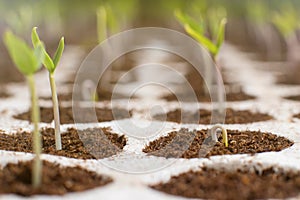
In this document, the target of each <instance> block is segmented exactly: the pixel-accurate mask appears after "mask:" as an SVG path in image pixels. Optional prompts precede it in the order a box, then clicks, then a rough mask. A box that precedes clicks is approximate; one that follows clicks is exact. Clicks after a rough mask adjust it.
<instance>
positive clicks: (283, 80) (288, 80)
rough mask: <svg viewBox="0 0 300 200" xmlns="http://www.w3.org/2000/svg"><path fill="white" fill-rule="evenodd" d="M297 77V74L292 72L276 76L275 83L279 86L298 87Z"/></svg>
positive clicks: (299, 81) (299, 82)
mask: <svg viewBox="0 0 300 200" xmlns="http://www.w3.org/2000/svg"><path fill="white" fill-rule="evenodd" d="M295 73H296V74H295ZM299 75H300V74H299V72H294V73H293V74H289V75H288V74H284V75H281V76H278V78H277V81H276V83H277V84H280V85H300V80H299Z"/></svg>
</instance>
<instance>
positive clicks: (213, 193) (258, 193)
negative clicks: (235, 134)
mask: <svg viewBox="0 0 300 200" xmlns="http://www.w3.org/2000/svg"><path fill="white" fill-rule="evenodd" d="M151 187H152V188H153V189H156V190H159V191H162V192H165V193H168V194H171V195H177V196H184V197H188V198H201V199H220V200H221V199H222V200H241V199H249V200H250V199H286V198H288V197H295V196H297V195H298V194H299V192H300V173H299V172H283V170H281V172H278V173H276V172H275V170H274V169H273V168H269V169H266V170H263V171H262V172H261V173H260V172H259V171H257V170H255V172H249V171H241V170H238V171H233V172H229V171H224V170H215V169H207V168H203V169H202V170H201V171H197V172H193V171H189V172H186V173H183V174H180V175H178V176H173V177H172V178H171V179H170V180H169V181H168V182H167V183H160V184H157V185H154V186H151Z"/></svg>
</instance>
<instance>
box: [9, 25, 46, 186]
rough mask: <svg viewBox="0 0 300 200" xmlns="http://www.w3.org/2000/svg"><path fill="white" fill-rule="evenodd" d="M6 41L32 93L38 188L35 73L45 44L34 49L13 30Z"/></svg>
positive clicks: (38, 166)
mask: <svg viewBox="0 0 300 200" xmlns="http://www.w3.org/2000/svg"><path fill="white" fill-rule="evenodd" d="M4 43H5V45H6V47H7V49H8V52H9V54H10V56H11V59H12V60H13V62H14V64H15V65H16V67H17V68H18V69H19V71H20V72H21V73H22V74H24V76H26V78H27V81H28V85H29V90H30V94H31V109H32V110H31V118H32V119H31V120H32V122H33V124H34V131H33V152H34V153H35V158H34V164H33V167H32V184H33V187H35V188H37V187H39V186H40V185H41V179H42V162H41V159H40V154H41V150H42V147H41V136H40V133H39V127H38V124H39V121H40V109H39V106H38V98H37V94H36V89H35V81H34V73H36V72H37V71H38V70H39V69H40V67H41V65H42V62H43V60H44V53H43V45H42V44H41V43H37V45H36V47H35V48H34V49H31V48H30V47H29V46H28V45H27V44H26V43H25V42H24V41H23V40H22V39H20V38H19V37H17V36H15V35H14V34H13V33H12V32H11V31H7V32H5V34H4Z"/></svg>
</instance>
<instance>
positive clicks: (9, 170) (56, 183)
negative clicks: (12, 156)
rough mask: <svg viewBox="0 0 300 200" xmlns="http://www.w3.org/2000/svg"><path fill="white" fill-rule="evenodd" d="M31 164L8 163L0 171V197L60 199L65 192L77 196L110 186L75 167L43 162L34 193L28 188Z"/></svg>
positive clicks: (89, 172)
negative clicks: (78, 193)
mask: <svg viewBox="0 0 300 200" xmlns="http://www.w3.org/2000/svg"><path fill="white" fill-rule="evenodd" d="M32 164H33V163H32V161H28V162H19V163H17V164H11V163H10V164H8V165H7V166H5V167H4V168H3V169H1V171H0V194H10V193H13V194H17V195H21V196H31V195H36V194H46V195H64V194H66V193H68V192H80V191H84V190H88V189H92V188H95V187H100V186H104V185H106V184H108V183H111V182H112V179H111V178H110V177H108V176H103V175H99V174H97V173H95V172H91V171H87V170H86V169H83V168H81V167H79V166H76V167H60V166H59V165H58V164H56V163H51V162H48V161H43V172H42V173H43V175H42V185H41V187H40V188H38V189H34V188H33V187H32V185H31V169H32Z"/></svg>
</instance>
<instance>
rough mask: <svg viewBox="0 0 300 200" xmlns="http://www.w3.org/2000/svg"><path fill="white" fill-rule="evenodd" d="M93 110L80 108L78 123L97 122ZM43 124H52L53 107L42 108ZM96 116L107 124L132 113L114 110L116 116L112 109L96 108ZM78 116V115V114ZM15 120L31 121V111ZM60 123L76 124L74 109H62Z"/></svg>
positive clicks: (19, 115)
mask: <svg viewBox="0 0 300 200" xmlns="http://www.w3.org/2000/svg"><path fill="white" fill-rule="evenodd" d="M93 110H94V109H93V108H80V113H81V115H80V116H77V117H78V119H76V120H77V121H76V123H89V122H92V123H93V122H95V121H94V117H95V116H93V113H92V112H93ZM40 111H41V122H44V123H51V122H52V121H53V110H52V107H48V108H47V107H41V108H40ZM95 112H96V115H97V119H98V122H106V121H112V120H119V119H125V118H130V117H131V111H127V110H124V109H119V108H118V109H114V114H113V113H112V109H109V108H96V111H95ZM77 115H78V114H77ZM14 118H16V119H20V120H27V121H31V111H30V110H29V111H27V112H25V113H21V114H18V115H15V116H14ZM60 122H61V124H74V118H73V111H72V107H61V108H60Z"/></svg>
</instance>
